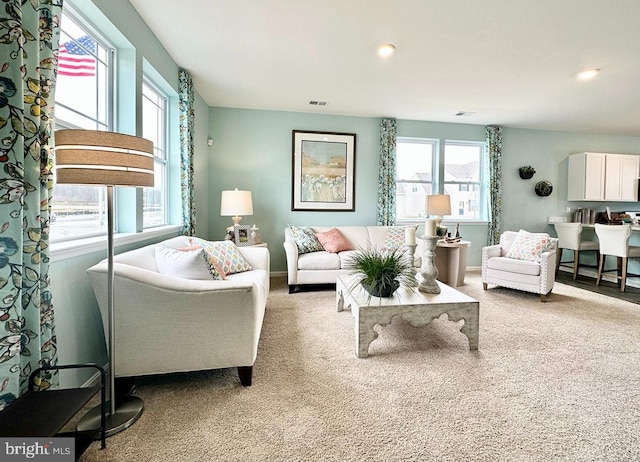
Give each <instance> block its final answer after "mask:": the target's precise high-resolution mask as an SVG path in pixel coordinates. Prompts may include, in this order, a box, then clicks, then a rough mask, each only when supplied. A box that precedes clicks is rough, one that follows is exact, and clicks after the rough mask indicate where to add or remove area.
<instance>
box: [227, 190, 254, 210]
mask: <svg viewBox="0 0 640 462" xmlns="http://www.w3.org/2000/svg"><path fill="white" fill-rule="evenodd" d="M220 215H222V216H223V217H230V216H239V215H243V216H246V215H253V202H252V200H251V191H238V190H237V189H235V190H233V191H222V198H221V199H220Z"/></svg>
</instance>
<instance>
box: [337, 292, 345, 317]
mask: <svg viewBox="0 0 640 462" xmlns="http://www.w3.org/2000/svg"><path fill="white" fill-rule="evenodd" d="M336 310H337V311H338V312H340V311H342V310H344V295H343V294H342V287H336Z"/></svg>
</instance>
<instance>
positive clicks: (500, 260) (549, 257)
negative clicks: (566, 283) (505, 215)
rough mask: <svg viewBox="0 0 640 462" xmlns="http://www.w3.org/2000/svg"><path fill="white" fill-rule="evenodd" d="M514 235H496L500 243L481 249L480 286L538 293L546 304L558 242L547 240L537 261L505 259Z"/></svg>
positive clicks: (553, 279) (505, 233)
mask: <svg viewBox="0 0 640 462" xmlns="http://www.w3.org/2000/svg"><path fill="white" fill-rule="evenodd" d="M517 236H518V233H517V232H515V231H505V232H503V233H502V234H501V235H500V244H496V245H490V246H486V247H483V248H482V286H483V288H484V290H487V289H488V285H489V284H493V285H497V286H501V287H508V288H511V289H517V290H523V291H525V292H533V293H534V294H540V300H541V301H546V300H547V297H548V295H549V293H551V290H552V289H553V283H554V281H555V258H556V252H557V246H558V239H556V238H552V237H550V236H548V235H547V237H549V241H550V248H549V250H547V251H545V252H542V253H541V254H540V261H539V262H534V261H526V260H520V259H516V258H509V257H508V256H507V254H508V253H509V249H511V246H512V245H513V243H514V241H515V239H516V237H517Z"/></svg>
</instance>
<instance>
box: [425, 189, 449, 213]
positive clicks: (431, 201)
mask: <svg viewBox="0 0 640 462" xmlns="http://www.w3.org/2000/svg"><path fill="white" fill-rule="evenodd" d="M425 211H426V213H427V215H436V216H444V215H451V196H449V195H448V194H429V195H428V196H427V199H426V201H425Z"/></svg>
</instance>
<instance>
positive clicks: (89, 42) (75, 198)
mask: <svg viewBox="0 0 640 462" xmlns="http://www.w3.org/2000/svg"><path fill="white" fill-rule="evenodd" d="M60 28H61V32H60V47H59V55H58V78H57V81H56V92H55V114H56V130H59V129H63V128H84V129H88V130H109V129H110V128H111V125H112V123H111V104H110V95H111V93H112V91H111V87H110V81H111V77H110V72H109V69H110V67H111V55H112V53H111V52H110V50H111V47H109V46H107V45H106V44H105V43H104V42H103V41H102V40H99V39H98V38H97V36H96V34H93V33H91V32H90V31H89V28H88V26H87V25H86V24H83V23H82V21H81V20H80V19H78V18H77V17H75V16H72V15H70V14H69V13H67V12H64V13H63V14H62V20H61V23H60ZM106 206H107V205H106V190H105V188H104V187H97V186H79V185H69V184H56V183H54V187H53V202H52V206H51V209H52V216H51V222H52V223H51V240H52V241H59V240H65V239H75V238H78V237H87V236H92V235H98V234H106V232H107V223H106Z"/></svg>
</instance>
